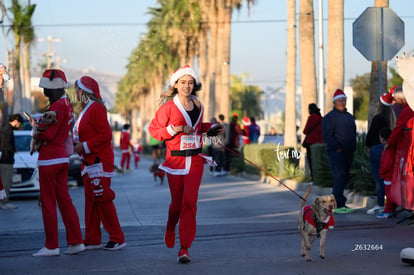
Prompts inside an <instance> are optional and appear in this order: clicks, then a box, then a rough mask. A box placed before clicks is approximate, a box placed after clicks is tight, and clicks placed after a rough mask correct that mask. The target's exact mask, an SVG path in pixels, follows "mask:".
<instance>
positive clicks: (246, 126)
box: [242, 117, 251, 145]
mask: <svg viewBox="0 0 414 275" xmlns="http://www.w3.org/2000/svg"><path fill="white" fill-rule="evenodd" d="M242 124H243V135H242V138H243V143H244V145H247V144H250V139H249V132H250V130H249V126H250V125H251V122H250V118H248V117H244V118H243V119H242Z"/></svg>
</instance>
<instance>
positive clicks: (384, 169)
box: [379, 147, 395, 185]
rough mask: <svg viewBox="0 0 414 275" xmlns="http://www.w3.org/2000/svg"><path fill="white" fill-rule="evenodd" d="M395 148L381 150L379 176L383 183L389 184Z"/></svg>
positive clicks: (392, 170)
mask: <svg viewBox="0 0 414 275" xmlns="http://www.w3.org/2000/svg"><path fill="white" fill-rule="evenodd" d="M394 162H395V149H391V148H389V147H388V148H387V149H385V150H384V151H382V154H381V162H380V169H379V176H380V178H382V179H383V180H384V184H387V185H388V184H390V183H391V180H392V174H393V172H394Z"/></svg>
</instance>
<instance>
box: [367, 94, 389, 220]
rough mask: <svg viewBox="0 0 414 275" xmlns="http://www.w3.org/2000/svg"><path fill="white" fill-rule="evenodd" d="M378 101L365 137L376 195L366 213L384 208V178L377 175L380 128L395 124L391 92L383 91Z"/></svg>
mask: <svg viewBox="0 0 414 275" xmlns="http://www.w3.org/2000/svg"><path fill="white" fill-rule="evenodd" d="M379 101H380V102H379V103H378V108H377V112H376V114H375V116H374V117H373V118H372V121H371V124H370V126H369V129H368V133H367V136H366V139H365V145H366V147H367V148H368V153H369V160H370V164H371V173H372V176H373V178H374V180H375V192H376V195H377V205H376V206H374V207H373V208H371V209H369V210H368V211H367V214H370V215H372V214H376V213H377V212H382V211H383V210H384V196H385V185H384V180H383V179H382V178H381V177H380V175H379V169H380V164H381V155H382V152H383V149H384V145H383V144H382V143H381V141H380V130H381V129H383V128H387V129H392V128H393V127H394V125H395V114H394V111H393V109H392V101H393V98H392V94H391V93H384V94H383V95H381V96H380V100H379ZM387 139H388V137H387Z"/></svg>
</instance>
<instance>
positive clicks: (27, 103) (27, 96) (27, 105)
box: [23, 43, 33, 113]
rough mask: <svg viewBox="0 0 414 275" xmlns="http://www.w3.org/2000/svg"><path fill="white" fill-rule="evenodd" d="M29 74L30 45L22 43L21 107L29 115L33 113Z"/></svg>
mask: <svg viewBox="0 0 414 275" xmlns="http://www.w3.org/2000/svg"><path fill="white" fill-rule="evenodd" d="M30 79H31V74H30V44H28V43H24V80H23V81H24V85H23V87H24V96H23V100H24V103H23V106H24V110H25V111H26V112H29V113H33V104H32V85H31V81H30Z"/></svg>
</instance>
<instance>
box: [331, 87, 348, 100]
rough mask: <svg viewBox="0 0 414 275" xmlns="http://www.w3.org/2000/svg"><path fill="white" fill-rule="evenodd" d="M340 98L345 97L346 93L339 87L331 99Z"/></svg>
mask: <svg viewBox="0 0 414 275" xmlns="http://www.w3.org/2000/svg"><path fill="white" fill-rule="evenodd" d="M340 98H346V95H345V93H344V92H343V91H342V90H341V89H336V91H335V93H334V96H333V98H332V101H335V100H337V99H340Z"/></svg>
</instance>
